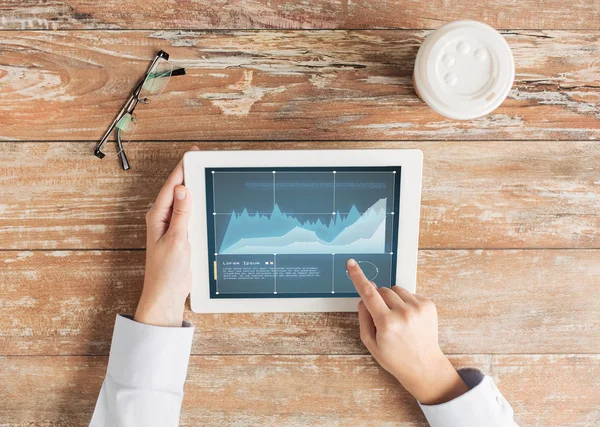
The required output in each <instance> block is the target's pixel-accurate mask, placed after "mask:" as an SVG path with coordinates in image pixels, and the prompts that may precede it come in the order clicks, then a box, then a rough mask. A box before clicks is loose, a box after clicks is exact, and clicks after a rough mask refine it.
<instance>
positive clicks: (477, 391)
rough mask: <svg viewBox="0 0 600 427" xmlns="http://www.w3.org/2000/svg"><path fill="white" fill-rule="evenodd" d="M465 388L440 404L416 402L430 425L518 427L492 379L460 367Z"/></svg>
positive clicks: (511, 411) (477, 371)
mask: <svg viewBox="0 0 600 427" xmlns="http://www.w3.org/2000/svg"><path fill="white" fill-rule="evenodd" d="M458 374H459V375H460V376H461V378H462V379H463V381H464V382H465V384H466V385H467V387H469V391H468V392H466V393H465V394H463V395H462V396H459V397H457V398H456V399H453V400H451V401H449V402H446V403H442V404H440V405H421V404H420V403H419V405H420V406H421V409H422V410H423V413H424V414H425V417H426V418H427V421H428V422H429V425H430V426H431V427H482V426H485V427H518V425H517V423H515V421H514V420H513V415H514V414H513V410H512V408H511V406H510V405H509V404H508V402H507V401H506V399H504V396H502V394H501V393H500V391H498V387H496V384H494V381H493V380H492V379H491V378H490V377H488V376H485V375H484V374H483V373H482V372H481V371H479V370H477V369H471V368H466V369H460V370H459V371H458Z"/></svg>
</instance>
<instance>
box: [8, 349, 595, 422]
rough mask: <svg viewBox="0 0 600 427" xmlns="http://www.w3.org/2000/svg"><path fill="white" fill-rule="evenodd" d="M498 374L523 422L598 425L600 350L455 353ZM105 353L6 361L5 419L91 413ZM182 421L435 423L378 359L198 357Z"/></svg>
mask: <svg viewBox="0 0 600 427" xmlns="http://www.w3.org/2000/svg"><path fill="white" fill-rule="evenodd" d="M451 360H452V362H453V364H454V365H455V366H457V367H461V366H473V367H478V368H481V369H483V370H484V371H487V372H488V373H490V371H491V373H492V374H493V377H494V379H495V380H496V381H497V384H498V386H499V388H500V390H501V391H502V392H503V394H504V396H505V397H506V398H507V400H508V401H509V402H510V403H511V404H512V406H513V409H514V410H515V419H516V421H517V422H518V423H519V425H520V426H521V427H528V426H544V427H554V426H557V427H558V426H561V427H570V426H573V427H583V426H586V427H589V426H597V425H598V424H597V421H598V419H599V416H600V412H599V410H598V408H600V394H599V393H598V392H597V391H598V389H599V388H600V356H599V355H560V356H556V355H550V356H540V355H531V356H526V355H520V356H495V357H493V358H491V359H490V357H489V356H484V355H481V356H459V357H451ZM106 362H107V359H106V357H3V358H0V382H1V383H2V384H3V385H5V387H2V388H0V398H2V402H3V404H2V405H1V406H0V418H1V419H2V421H3V422H4V423H6V424H4V425H9V426H12V425H25V424H27V425H33V424H35V425H80V424H86V423H87V422H89V419H90V418H91V414H92V411H93V408H94V404H95V400H96V397H97V394H98V391H99V390H100V386H101V383H102V379H103V377H104V373H105V370H106ZM185 393H186V394H185V397H184V401H183V408H182V413H181V425H194V426H195V425H244V426H258V425H260V426H264V425H286V426H307V425H310V426H325V425H327V426H392V425H394V426H405V427H408V426H426V425H427V424H426V422H425V420H424V418H423V415H422V414H421V412H420V410H419V408H418V406H417V405H416V403H415V401H414V400H413V399H412V397H411V396H410V395H408V393H406V391H404V390H403V389H402V387H401V386H400V385H399V384H398V383H397V382H395V380H393V378H391V377H390V376H389V375H388V374H387V373H385V372H384V371H383V370H382V369H381V368H379V367H378V366H377V365H376V363H375V362H374V360H373V359H372V358H371V357H370V356H300V355H294V356H206V357H202V356H192V358H191V360H190V368H189V371H188V380H187V383H186V387H185Z"/></svg>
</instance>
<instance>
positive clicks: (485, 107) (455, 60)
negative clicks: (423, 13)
mask: <svg viewBox="0 0 600 427" xmlns="http://www.w3.org/2000/svg"><path fill="white" fill-rule="evenodd" d="M514 79H515V63H514V59H513V55H512V52H511V51H510V47H509V46H508V43H507V42H506V40H505V39H504V37H502V35H501V34H500V33H499V32H498V31H496V30H495V29H493V28H492V27H490V26H489V25H486V24H482V23H481V22H476V21H454V22H450V23H449V24H446V25H444V26H443V27H441V28H439V29H438V30H436V31H434V32H433V33H431V34H430V35H429V36H428V37H427V38H426V39H425V41H424V42H423V44H422V45H421V47H420V48H419V52H418V53H417V59H416V62H415V70H414V74H413V83H414V86H415V91H416V92H417V95H418V96H419V98H421V99H422V100H423V101H425V103H427V105H429V107H431V109H432V110H434V111H435V112H437V113H439V114H441V115H442V116H445V117H448V118H450V119H457V120H469V119H474V118H477V117H481V116H485V115H486V114H489V113H491V112H492V111H494V110H495V109H496V108H498V106H499V105H500V104H502V101H504V100H505V99H506V97H507V96H508V92H509V91H510V88H511V86H512V83H513V81H514Z"/></svg>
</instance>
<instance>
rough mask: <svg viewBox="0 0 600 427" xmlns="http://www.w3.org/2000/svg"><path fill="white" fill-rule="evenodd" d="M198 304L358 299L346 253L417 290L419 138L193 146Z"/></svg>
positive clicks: (342, 307)
mask: <svg viewBox="0 0 600 427" xmlns="http://www.w3.org/2000/svg"><path fill="white" fill-rule="evenodd" d="M183 165H184V173H185V185H186V186H187V187H188V188H189V189H190V192H191V194H192V198H193V205H192V209H193V211H192V218H191V221H190V228H189V238H190V244H191V248H192V261H191V268H192V277H193V287H192V293H191V307H192V310H193V311H195V312H199V313H228V312H230V313H231V312H311V311H356V310H357V303H358V301H359V299H358V295H357V293H356V291H355V289H354V286H353V284H352V282H351V281H350V279H349V277H348V274H347V271H346V261H347V260H348V259H349V258H354V259H356V260H357V261H358V263H359V264H360V266H361V267H362V269H363V271H364V272H365V274H366V276H367V277H368V278H369V279H370V280H372V281H373V282H375V283H377V285H378V286H394V285H398V286H402V287H405V288H406V289H408V290H410V291H411V292H414V291H415V284H416V268H417V249H418V236H419V210H420V198H421V175H422V165H423V156H422V153H421V151H420V150H412V149H411V150H408V149H407V150H294V151H190V152H188V153H186V154H185V156H184V160H183Z"/></svg>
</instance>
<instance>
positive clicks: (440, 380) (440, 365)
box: [403, 350, 469, 405]
mask: <svg viewBox="0 0 600 427" xmlns="http://www.w3.org/2000/svg"><path fill="white" fill-rule="evenodd" d="M420 372H421V374H420V375H419V377H418V378H416V379H415V381H414V382H413V383H412V384H410V385H408V387H407V386H405V388H407V390H408V391H409V392H410V393H411V394H412V395H413V396H414V397H415V399H417V400H418V401H419V402H420V403H421V404H423V405H439V404H442V403H445V402H449V401H451V400H453V399H455V398H457V397H459V396H461V395H462V394H464V393H466V392H467V391H469V388H468V387H467V385H466V384H465V383H464V381H463V380H462V378H461V377H460V375H458V372H456V369H454V367H453V366H452V364H451V363H450V361H449V360H448V358H447V357H446V356H445V355H444V354H443V353H442V352H441V350H440V352H439V354H437V355H435V356H434V357H433V358H432V359H431V360H430V361H428V362H427V364H426V365H425V366H424V367H423V369H421V370H420ZM403 385H404V384H403Z"/></svg>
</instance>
